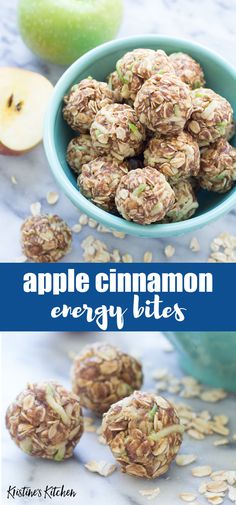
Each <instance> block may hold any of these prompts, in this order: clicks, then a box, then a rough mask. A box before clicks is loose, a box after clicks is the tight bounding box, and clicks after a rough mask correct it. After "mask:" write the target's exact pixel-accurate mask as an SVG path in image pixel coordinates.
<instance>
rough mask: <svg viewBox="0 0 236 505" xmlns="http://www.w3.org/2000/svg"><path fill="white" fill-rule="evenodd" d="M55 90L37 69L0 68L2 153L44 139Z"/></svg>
mask: <svg viewBox="0 0 236 505" xmlns="http://www.w3.org/2000/svg"><path fill="white" fill-rule="evenodd" d="M52 90H53V86H52V84H51V83H50V82H49V81H48V80H47V79H46V78H45V77H43V76H42V75H40V74H37V73H36V72H30V71H28V70H23V69H20V68H7V67H2V68H0V154H5V155H12V156H17V155H20V154H23V153H25V152H27V151H30V150H31V149H33V148H34V147H35V146H36V145H37V144H39V143H40V142H41V141H42V138H43V122H44V116H45V110H46V107H47V104H48V101H49V99H50V97H51V94H52Z"/></svg>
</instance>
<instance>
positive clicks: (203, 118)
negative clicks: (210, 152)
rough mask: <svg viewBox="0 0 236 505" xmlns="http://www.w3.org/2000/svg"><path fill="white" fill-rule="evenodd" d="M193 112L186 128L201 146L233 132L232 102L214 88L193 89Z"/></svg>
mask: <svg viewBox="0 0 236 505" xmlns="http://www.w3.org/2000/svg"><path fill="white" fill-rule="evenodd" d="M192 101H193V112H192V115H191V118H190V120H189V121H188V123H187V125H186V128H187V130H188V131H189V133H190V134H191V135H192V136H193V138H194V139H195V140H196V141H197V142H198V144H199V146H200V147H202V146H207V145H208V144H211V143H212V142H215V141H216V140H218V138H220V137H229V134H230V133H231V132H232V121H233V110H232V107H231V105H230V103H229V102H228V101H227V100H226V99H225V98H223V97H222V96H220V95H218V94H217V93H215V92H214V91H213V90H212V89H208V88H198V89H196V90H194V91H192Z"/></svg>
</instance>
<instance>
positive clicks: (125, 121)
mask: <svg viewBox="0 0 236 505" xmlns="http://www.w3.org/2000/svg"><path fill="white" fill-rule="evenodd" d="M90 133H91V137H92V141H93V145H94V147H95V149H96V150H97V151H98V152H99V153H100V154H107V153H108V154H110V155H111V156H114V157H115V158H117V159H119V160H123V159H124V158H128V157H130V156H135V155H136V154H139V153H140V152H141V151H142V148H143V142H144V139H145V129H144V127H143V126H142V125H141V123H140V122H139V120H138V117H137V116H136V114H135V112H134V110H133V109H132V107H130V106H129V105H126V104H118V103H115V104H112V105H107V106H106V107H103V109H102V110H100V111H99V112H98V114H97V115H96V117H95V120H94V121H93V123H92V126H91V130H90Z"/></svg>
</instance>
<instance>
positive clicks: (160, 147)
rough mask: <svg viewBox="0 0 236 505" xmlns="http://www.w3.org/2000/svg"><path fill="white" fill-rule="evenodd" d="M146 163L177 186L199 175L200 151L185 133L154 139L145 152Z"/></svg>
mask: <svg viewBox="0 0 236 505" xmlns="http://www.w3.org/2000/svg"><path fill="white" fill-rule="evenodd" d="M144 162H145V165H148V166H150V167H153V168H156V169H157V170H159V171H160V172H161V173H162V174H164V175H165V177H166V178H167V180H168V181H169V182H170V183H172V184H175V183H176V182H178V181H181V180H184V179H188V178H189V177H191V176H196V175H197V174H198V172H199V169H200V151H199V147H198V144H197V142H196V141H195V140H193V138H192V137H191V135H189V134H188V133H185V132H181V133H179V135H176V136H174V137H153V138H152V139H151V140H150V142H149V144H148V147H147V149H146V150H145V151H144Z"/></svg>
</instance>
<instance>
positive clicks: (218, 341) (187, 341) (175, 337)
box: [166, 332, 236, 392]
mask: <svg viewBox="0 0 236 505" xmlns="http://www.w3.org/2000/svg"><path fill="white" fill-rule="evenodd" d="M166 336H167V338H169V340H170V341H171V342H172V343H173V345H174V346H175V348H176V349H177V351H178V353H179V358H180V366H181V368H183V370H184V371H185V372H186V373H187V374H188V375H192V376H193V377H195V378H196V379H198V380H199V381H201V382H203V383H205V384H209V385H211V386H214V387H219V388H224V389H226V390H227V391H233V392H236V359H235V356H236V332H224V333H221V332H196V333H195V332H188V333H187V332H186V333H185V332H182V333H181V332H176V333H166Z"/></svg>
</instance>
